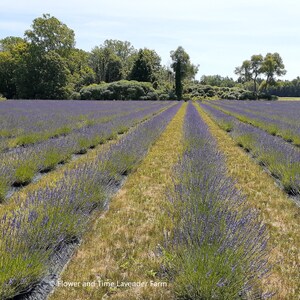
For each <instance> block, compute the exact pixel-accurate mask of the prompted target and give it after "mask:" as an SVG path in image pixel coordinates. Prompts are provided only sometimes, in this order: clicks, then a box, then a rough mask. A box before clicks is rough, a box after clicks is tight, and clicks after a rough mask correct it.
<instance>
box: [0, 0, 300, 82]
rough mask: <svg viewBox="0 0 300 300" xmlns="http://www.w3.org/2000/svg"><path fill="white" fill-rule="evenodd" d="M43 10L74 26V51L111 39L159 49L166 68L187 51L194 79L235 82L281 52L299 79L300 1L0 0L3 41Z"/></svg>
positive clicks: (290, 75) (289, 76) (20, 32)
mask: <svg viewBox="0 0 300 300" xmlns="http://www.w3.org/2000/svg"><path fill="white" fill-rule="evenodd" d="M44 13H49V14H50V15H51V16H54V17H56V18H58V19H59V20H60V21H61V22H63V23H65V24H66V25H67V26H68V27H69V28H71V29H73V30H74V32H75V38H76V47H77V48H80V49H83V50H86V51H90V50H91V49H92V48H94V47H95V46H99V45H101V44H103V42H104V41H105V40H106V39H118V40H122V41H125V40H127V41H129V42H131V44H132V45H133V46H134V47H135V48H137V49H139V48H144V47H147V48H149V49H154V50H155V51H156V52H157V53H158V54H159V55H160V56H161V58H162V63H163V64H165V65H168V64H170V63H171V59H170V51H171V50H175V49H176V48H177V47H178V46H182V47H183V48H184V49H185V51H186V52H187V53H188V54H189V55H190V59H191V62H192V63H193V64H197V65H200V67H199V72H198V74H197V76H196V78H197V79H199V78H200V77H201V76H202V75H216V74H219V75H222V76H229V77H232V78H236V75H235V74H234V69H235V67H237V66H239V65H241V64H242V62H243V61H244V60H246V59H250V57H251V56H252V55H253V54H262V55H266V54H267V53H268V52H271V53H274V52H278V53H279V54H280V55H281V57H282V59H283V62H284V64H285V67H286V70H287V74H286V75H285V76H284V77H282V79H287V80H291V79H294V78H296V77H297V76H300V60H299V57H300V17H299V14H300V1H299V0H285V1H282V0H280V1H279V0H251V1H249V0H226V1H225V0H208V1H203V0H151V1H149V0H108V1H107V0H106V1H104V0H98V1H97V0H84V1H79V0H49V1H41V0H26V1H25V0H1V2H0V39H1V38H4V37H7V36H20V37H23V35H24V32H25V30H27V29H30V26H31V24H32V21H33V20H34V19H35V18H37V17H41V16H42V15H43V14H44Z"/></svg>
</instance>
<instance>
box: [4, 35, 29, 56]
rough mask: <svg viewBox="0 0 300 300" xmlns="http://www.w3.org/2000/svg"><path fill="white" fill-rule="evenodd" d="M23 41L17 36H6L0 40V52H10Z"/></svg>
mask: <svg viewBox="0 0 300 300" xmlns="http://www.w3.org/2000/svg"><path fill="white" fill-rule="evenodd" d="M23 42H24V39H22V38H20V37H17V36H8V37H6V38H4V39H2V40H0V52H5V51H12V50H13V49H14V47H15V46H16V45H18V44H20V43H23Z"/></svg>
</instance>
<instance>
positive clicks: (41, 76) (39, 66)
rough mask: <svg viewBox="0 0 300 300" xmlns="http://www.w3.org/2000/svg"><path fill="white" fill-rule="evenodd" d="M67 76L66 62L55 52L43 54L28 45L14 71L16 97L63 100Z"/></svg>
mask: <svg viewBox="0 0 300 300" xmlns="http://www.w3.org/2000/svg"><path fill="white" fill-rule="evenodd" d="M69 74H70V72H69V70H68V68H67V64H66V60H65V59H63V58H62V57H61V56H60V55H59V54H58V53H57V52H55V51H48V52H46V53H44V52H43V51H40V49H39V48H37V47H34V46H32V45H30V46H29V47H28V50H27V52H26V53H24V54H23V55H22V56H21V59H20V61H19V63H18V67H17V69H16V74H15V84H16V89H17V96H18V97H19V98H25V99H65V98H66V97H67V95H66V86H67V85H68V80H69Z"/></svg>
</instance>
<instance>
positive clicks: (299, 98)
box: [278, 97, 300, 101]
mask: <svg viewBox="0 0 300 300" xmlns="http://www.w3.org/2000/svg"><path fill="white" fill-rule="evenodd" d="M278 100H279V101H300V97H279V98H278Z"/></svg>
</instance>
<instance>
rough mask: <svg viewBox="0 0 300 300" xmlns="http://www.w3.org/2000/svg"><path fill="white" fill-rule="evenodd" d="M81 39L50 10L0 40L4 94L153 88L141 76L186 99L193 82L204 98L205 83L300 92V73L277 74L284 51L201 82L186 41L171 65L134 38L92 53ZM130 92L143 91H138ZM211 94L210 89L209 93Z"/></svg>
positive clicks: (56, 95) (162, 92)
mask: <svg viewBox="0 0 300 300" xmlns="http://www.w3.org/2000/svg"><path fill="white" fill-rule="evenodd" d="M75 44H76V43H75V33H74V31H73V30H72V29H70V28H69V27H68V26H67V25H66V24H64V23H62V22H61V21H60V20H58V19H57V18H55V17H53V16H50V15H49V14H44V15H43V16H42V17H38V18H36V19H34V20H33V22H32V25H31V28H30V29H28V30H26V31H25V33H24V37H22V38H21V37H11V36H10V37H6V38H3V39H2V40H0V94H2V95H3V96H4V97H6V98H9V99H14V98H16V99H17V98H23V99H78V98H80V97H81V94H82V93H81V94H80V92H81V91H82V90H83V89H84V93H85V96H84V97H86V96H87V95H88V93H87V92H86V91H87V90H88V91H90V90H91V88H94V87H93V86H94V85H100V87H96V90H97V93H98V94H99V91H100V90H101V95H102V96H103V95H105V93H106V92H105V91H104V92H103V89H102V87H103V84H104V83H114V82H119V83H120V84H119V85H111V86H109V87H116V86H118V87H119V86H120V85H122V84H123V88H125V89H127V88H128V87H130V88H129V89H132V88H135V89H136V88H137V89H141V88H142V87H143V88H144V89H147V90H149V89H150V87H149V85H148V84H146V85H144V86H142V85H140V84H129V83H127V82H126V81H137V82H146V83H150V84H151V86H152V88H153V89H154V90H155V92H156V94H157V95H159V96H158V98H162V99H182V98H186V97H188V96H189V95H190V94H191V93H190V91H191V88H192V87H195V93H194V94H195V95H199V97H200V98H201V97H202V96H201V95H202V94H201V93H202V92H199V90H203V91H205V90H207V89H205V88H204V89H201V88H199V85H210V86H217V87H226V88H239V89H240V90H241V93H243V95H250V94H249V93H245V92H243V90H246V91H251V92H252V93H253V95H254V96H253V97H254V98H257V97H258V96H259V91H264V92H265V93H273V94H278V95H279V94H280V96H281V95H284V96H289V95H292V96H300V88H299V78H298V79H297V80H296V81H292V82H288V81H285V82H282V81H280V80H277V78H276V77H280V76H282V75H284V74H285V72H286V70H285V69H284V64H283V62H282V59H281V57H280V55H279V54H278V53H273V54H272V53H268V54H267V55H266V56H265V57H263V56H262V55H253V56H252V57H251V58H250V59H249V60H245V61H244V62H243V63H242V65H241V66H239V67H237V68H236V69H235V73H236V74H237V75H239V78H238V80H236V81H235V80H233V79H232V78H229V77H222V76H220V75H213V76H205V75H204V76H202V77H201V80H200V81H196V80H195V75H196V74H197V72H198V69H199V66H198V65H195V64H192V63H191V61H190V57H189V55H188V53H187V52H186V51H185V50H184V49H183V47H181V46H179V47H178V48H177V49H175V50H173V51H171V52H170V57H171V60H172V63H171V64H170V66H163V65H162V64H161V58H160V56H159V55H158V54H157V53H156V51H155V50H152V49H148V48H143V49H136V48H135V47H134V46H133V45H132V44H131V43H130V42H128V41H120V40H111V39H110V40H105V41H104V42H103V44H101V45H99V46H95V47H94V48H93V49H92V50H91V51H89V52H87V51H84V50H81V49H78V48H76V47H75ZM262 76H264V78H262ZM105 86H106V87H108V85H105ZM86 87H91V88H88V89H86ZM208 90H209V89H208ZM196 91H197V92H196ZM226 91H227V90H226ZM126 93H127V94H135V95H140V93H139V92H138V91H135V93H130V91H129V92H128V91H127V92H126ZM151 93H152V94H153V91H152V89H151ZM199 93H200V94H199ZM106 94H107V93H106ZM116 94H118V93H114V92H113V93H112V94H111V95H116ZM209 94H210V93H208V94H206V93H205V92H204V96H203V97H209ZM233 95H234V93H233V94H232V96H233ZM102 96H101V97H102ZM225 96H226V94H225ZM250 96H251V95H250ZM145 97H146V96H145ZM243 97H244V96H243ZM247 97H248V96H247Z"/></svg>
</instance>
